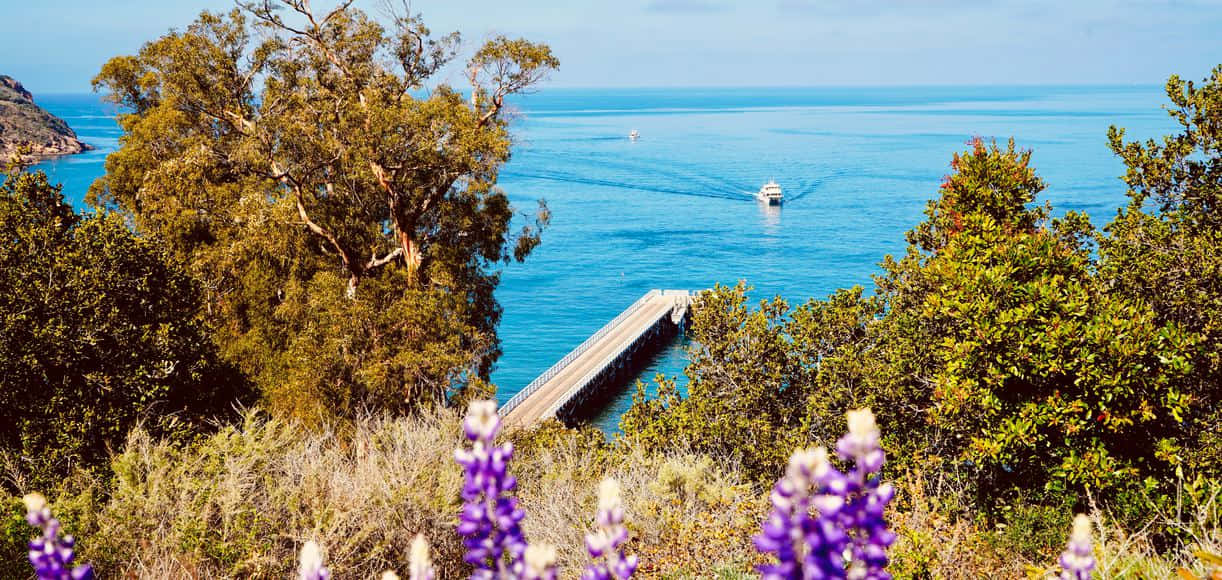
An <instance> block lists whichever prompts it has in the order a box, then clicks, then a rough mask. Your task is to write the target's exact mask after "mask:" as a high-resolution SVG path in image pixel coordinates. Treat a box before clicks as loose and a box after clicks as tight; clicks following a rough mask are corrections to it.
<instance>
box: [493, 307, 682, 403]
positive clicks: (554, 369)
mask: <svg viewBox="0 0 1222 580" xmlns="http://www.w3.org/2000/svg"><path fill="white" fill-rule="evenodd" d="M661 294H662V291H661V290H650V291H649V292H646V293H645V295H644V296H641V297H640V298H638V299H637V301H636V302H633V303H632V305H631V306H629V307H628V308H627V309H626V310H624V311H623V312H621V313H619V315H618V316H616V317H615V318H613V319H611V322H608V323H607V324H605V325H603V327H602V328H600V329H598V332H595V333H594V334H592V335H590V338H587V339H586V340H585V342H582V343H581V344H580V345H578V346H577V348H575V349H573V350H572V351H570V352H569V353H568V354H566V355H564V358H562V359H560V360H559V361H558V362H557V363H556V364H554V365H552V366H551V368H549V369H547V370H546V371H544V372H543V374H541V375H539V376H538V377H537V378H535V380H533V381H531V382H530V384H529V385H526V387H525V388H523V389H522V390H521V391H518V394H516V395H514V396H513V398H511V399H509V401H507V402H506V403H505V404H504V405H501V408H500V410H499V411H498V412H499V413H500V415H501V416H502V417H504V416H505V415H508V414H509V412H510V411H512V410H513V408H514V407H517V406H518V405H520V404H522V401H525V400H526V398H527V397H529V396H531V395H532V394H534V392H535V391H537V390H539V388H540V387H542V386H543V385H544V384H546V383H547V381H550V380H552V377H555V376H556V375H557V374H559V373H560V371H563V370H564V368H565V367H567V366H569V364H570V363H572V362H573V361H574V360H577V357H579V356H581V355H582V354H583V353H585V352H586V351H587V350H589V349H590V347H592V346H594V344H595V343H597V342H598V341H599V339H601V338H602V337H604V336H606V335H607V333H609V332H611V330H612V329H614V328H615V327H616V326H618V325H619V323H621V322H623V321H624V320H625V319H627V318H628V317H629V316H631V315H632V313H634V312H636V311H637V310H640V308H641V307H642V306H644V305H645V303H646V302H648V301H649V300H650V299H651V298H653V297H654V296H660V295H661Z"/></svg>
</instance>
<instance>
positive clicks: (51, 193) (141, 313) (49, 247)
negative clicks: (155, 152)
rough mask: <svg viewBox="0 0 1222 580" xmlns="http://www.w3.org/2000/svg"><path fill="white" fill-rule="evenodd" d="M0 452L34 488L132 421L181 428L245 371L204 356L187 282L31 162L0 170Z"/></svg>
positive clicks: (224, 404)
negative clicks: (82, 211)
mask: <svg viewBox="0 0 1222 580" xmlns="http://www.w3.org/2000/svg"><path fill="white" fill-rule="evenodd" d="M0 239H3V240H5V243H4V244H3V245H0V454H2V455H3V458H4V460H5V462H6V463H8V464H9V465H10V467H12V468H15V469H17V471H18V473H20V474H23V477H24V478H27V479H20V480H18V481H17V482H16V483H18V484H29V485H33V486H36V487H39V488H41V489H46V490H51V489H54V488H55V487H56V485H55V482H56V480H57V479H58V478H60V477H62V476H64V475H67V474H68V473H70V472H71V471H72V470H73V468H75V467H83V468H86V469H92V468H96V467H99V466H104V465H105V464H106V462H107V454H108V450H109V449H112V448H114V447H115V446H117V445H118V444H120V443H121V442H122V441H123V440H124V439H125V438H126V436H127V431H128V430H129V429H131V428H132V427H133V426H134V425H135V424H136V423H137V422H138V421H141V420H143V421H145V422H146V424H147V426H148V428H149V429H150V430H152V431H154V432H156V433H186V432H190V431H193V430H195V429H197V428H198V427H199V426H200V425H201V424H202V423H203V422H204V420H206V419H208V418H211V417H213V416H216V415H221V414H224V413H226V412H228V411H230V410H232V405H234V404H235V403H239V402H240V401H241V400H242V397H243V396H244V394H245V393H246V387H245V383H244V382H243V381H242V380H240V378H239V377H237V376H236V375H235V374H234V373H232V372H230V371H229V369H228V367H226V366H225V365H223V364H221V363H218V362H217V356H216V352H215V347H214V346H213V345H212V343H211V341H210V340H209V339H208V337H207V335H206V334H205V333H204V331H203V328H202V326H201V325H200V324H199V323H198V321H197V319H196V314H197V313H198V311H199V307H200V303H199V292H198V289H197V287H196V285H195V284H194V282H193V281H192V280H191V278H190V277H188V276H187V275H186V274H185V273H184V272H183V271H182V270H181V269H180V268H179V267H177V266H176V265H175V264H174V263H173V262H172V261H171V260H170V259H169V258H168V257H167V256H166V254H165V252H164V251H163V250H162V249H161V247H160V246H159V245H157V244H156V243H154V242H153V241H150V240H147V239H143V238H139V237H136V236H135V235H133V234H132V232H131V231H130V230H129V229H128V228H127V227H126V225H125V224H124V223H123V221H122V220H121V219H120V218H119V217H118V216H116V215H113V214H95V215H90V216H80V215H77V214H75V213H73V211H72V208H71V207H70V206H69V205H68V204H67V203H65V202H64V199H63V196H62V195H61V193H60V189H59V188H58V187H56V186H52V185H51V184H50V183H48V182H47V178H46V176H45V175H44V174H43V173H41V172H38V173H25V172H22V171H19V170H17V171H13V172H10V173H6V174H4V175H3V181H2V182H0Z"/></svg>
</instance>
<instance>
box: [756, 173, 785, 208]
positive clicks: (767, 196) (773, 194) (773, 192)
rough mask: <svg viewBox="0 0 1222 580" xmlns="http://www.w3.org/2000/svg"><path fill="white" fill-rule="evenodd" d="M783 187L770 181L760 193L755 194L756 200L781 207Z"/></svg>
mask: <svg viewBox="0 0 1222 580" xmlns="http://www.w3.org/2000/svg"><path fill="white" fill-rule="evenodd" d="M781 198H782V196H781V186H780V185H777V183H776V181H773V180H771V179H770V180H768V183H765V184H764V186H763V187H761V188H760V190H759V192H758V193H756V194H755V199H758V200H760V201H762V202H765V203H767V204H768V205H781Z"/></svg>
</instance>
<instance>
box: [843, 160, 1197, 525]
mask: <svg viewBox="0 0 1222 580" xmlns="http://www.w3.org/2000/svg"><path fill="white" fill-rule="evenodd" d="M1027 159H1028V157H1027V155H1026V154H1021V153H1019V152H1017V151H1015V149H1014V147H1013V144H1011V145H1010V147H1009V148H1008V149H1005V150H1002V149H999V148H997V147H996V146H993V147H986V146H984V145H983V144H982V143H979V142H976V143H975V144H974V146H973V150H972V151H970V152H969V153H967V154H966V155H965V156H964V157H960V158H958V159H957V161H956V167H958V168H959V172H958V173H955V174H953V175H951V176H950V177H948V178H947V181H946V183H945V184H944V186H943V190H944V191H945V192H947V194H948V196H952V197H956V198H957V199H959V200H960V203H957V204H955V205H953V206H952V205H951V204H949V203H946V202H945V201H943V202H942V203H935V204H931V206H930V208H929V210H928V215H929V221H928V222H926V224H923V225H922V226H920V227H918V228H917V230H916V231H917V232H925V231H929V230H930V229H933V230H934V231H938V228H937V226H936V224H939V223H947V222H951V221H953V223H955V227H956V228H957V229H952V230H949V231H948V230H942V231H944V232H946V234H945V235H944V236H943V237H942V240H944V241H943V243H942V245H941V246H931V251H927V252H921V251H918V250H917V249H916V248H913V249H911V250H910V251H909V252H908V254H907V255H906V256H905V257H904V258H903V259H901V260H899V261H895V260H891V259H888V260H887V261H885V262H884V268H885V270H886V273H885V274H884V275H883V276H881V277H880V278H879V280H878V285H879V294H880V296H881V297H882V298H883V299H884V300H885V301H886V303H887V310H888V312H887V315H886V316H885V317H884V318H883V319H882V320H881V321H880V323H879V324H877V325H875V326H872V327H871V328H870V329H869V331H870V332H871V334H873V335H874V337H875V340H876V343H875V344H874V348H875V353H876V355H875V356H881V357H882V358H883V359H884V360H885V361H886V362H885V364H884V365H883V366H882V368H880V369H878V370H879V371H880V372H878V373H876V374H873V375H868V376H866V377H865V381H866V382H867V383H868V384H870V391H872V392H873V393H875V395H874V398H875V401H868V403H869V404H871V406H873V407H874V408H879V409H883V411H882V413H889V414H891V417H892V420H893V422H892V423H884V425H895V426H896V427H898V428H897V429H895V430H892V429H885V432H887V433H890V434H893V438H894V441H895V442H896V443H897V448H899V449H907V450H912V451H916V450H917V449H920V450H921V451H922V452H925V453H929V454H931V455H932V456H933V457H936V458H940V459H941V460H943V461H944V462H946V464H947V466H948V467H956V468H960V469H962V470H963V471H964V472H965V473H966V474H968V475H970V476H971V477H973V478H974V479H975V482H976V484H977V486H978V487H977V490H978V492H979V493H980V494H981V496H982V499H985V500H986V502H991V501H995V499H996V498H994V497H992V495H993V494H994V493H996V492H998V491H1002V490H1006V489H1011V488H1020V489H1021V488H1025V489H1041V488H1043V487H1045V486H1048V487H1050V488H1055V489H1061V490H1065V489H1073V490H1080V489H1084V488H1089V489H1096V490H1107V489H1114V488H1116V487H1119V486H1122V485H1127V484H1129V483H1131V482H1132V481H1134V480H1135V478H1137V479H1140V478H1141V477H1144V476H1151V475H1159V476H1166V475H1169V474H1170V473H1172V471H1171V468H1172V467H1173V464H1172V462H1171V461H1170V458H1169V457H1166V456H1165V455H1164V454H1162V453H1160V452H1159V451H1160V446H1165V445H1166V444H1167V443H1165V442H1166V441H1169V440H1174V437H1175V436H1177V435H1178V434H1181V433H1182V428H1183V424H1182V419H1183V417H1184V415H1185V413H1186V412H1187V411H1188V409H1189V407H1190V406H1191V403H1192V401H1191V400H1190V398H1188V397H1186V396H1185V394H1184V393H1183V392H1182V390H1180V389H1179V382H1180V380H1181V378H1182V377H1183V376H1184V375H1185V374H1186V373H1187V372H1189V370H1190V369H1191V364H1190V362H1189V359H1188V357H1187V356H1186V353H1188V352H1190V351H1191V350H1192V349H1193V348H1195V345H1196V344H1197V343H1198V342H1199V338H1198V337H1196V336H1194V335H1192V334H1191V333H1187V332H1185V331H1183V329H1181V328H1179V327H1177V326H1175V325H1165V324H1161V323H1159V322H1158V321H1157V320H1155V318H1154V314H1153V312H1152V311H1151V310H1150V308H1149V307H1148V306H1146V305H1145V304H1144V303H1142V302H1141V301H1139V300H1134V299H1132V298H1129V297H1126V296H1124V295H1119V294H1116V293H1114V292H1111V291H1109V288H1108V287H1107V286H1105V285H1103V284H1100V283H1099V282H1098V280H1097V279H1096V277H1095V276H1094V274H1093V264H1092V261H1091V258H1090V253H1089V247H1088V246H1087V245H1086V244H1085V243H1084V242H1083V241H1082V240H1083V239H1084V238H1086V235H1087V234H1089V229H1087V228H1088V226H1087V225H1086V221H1085V219H1084V218H1083V217H1081V216H1078V215H1075V214H1072V213H1071V214H1069V215H1067V216H1066V217H1065V218H1064V219H1062V220H1054V221H1052V222H1048V221H1047V220H1046V218H1045V216H1046V210H1043V209H1036V210H1032V209H1027V208H1026V206H1025V205H1024V204H1023V203H1018V202H1019V201H1023V200H1030V199H1032V198H1033V194H1034V192H1032V191H1031V188H1032V187H1035V188H1037V190H1038V188H1042V184H1041V182H1040V181H1039V180H1038V179H1036V178H1034V177H1033V174H1032V172H1031V170H1030V168H1029V166H1028V164H1027ZM980 168H986V170H985V171H980V170H979V169H980ZM981 174H983V175H986V176H987V178H985V179H981V178H980V175H981ZM975 189H987V190H990V191H1009V192H1018V195H1015V196H1014V199H1015V203H1012V204H1008V206H1007V207H1009V208H1010V211H1011V212H1014V213H1016V214H1018V215H1007V214H1004V213H1003V214H1000V215H998V214H997V212H996V211H995V208H997V207H998V205H999V204H993V203H983V204H980V205H973V204H964V203H962V201H961V200H963V199H972V197H971V196H961V195H957V194H959V193H960V192H962V191H964V190H969V191H970V190H975ZM975 198H976V199H981V200H990V199H991V198H992V197H991V196H988V195H977V196H975ZM1002 205H1005V204H1002ZM948 214H949V215H948ZM931 225H933V227H932V228H931ZM914 237H919V235H918V236H914ZM821 395H822V396H835V393H834V392H828V393H822V394H821ZM901 408H903V409H907V410H908V411H907V412H906V413H905V412H904V411H901V412H900V413H894V411H893V410H895V409H901ZM880 414H881V413H880ZM905 442H906V444H905ZM914 442H919V443H917V445H916V446H914V445H913V443H914Z"/></svg>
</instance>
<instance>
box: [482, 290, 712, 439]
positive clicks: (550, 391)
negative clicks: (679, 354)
mask: <svg viewBox="0 0 1222 580" xmlns="http://www.w3.org/2000/svg"><path fill="white" fill-rule="evenodd" d="M692 297H693V294H692V293H691V292H688V291H687V290H650V291H649V292H648V293H646V294H645V295H644V296H642V297H641V298H640V299H639V300H637V301H636V302H634V303H632V305H631V306H629V307H628V308H627V309H626V310H624V311H623V312H621V313H620V314H619V316H616V317H615V318H614V319H613V320H612V321H611V322H609V323H607V324H606V325H605V326H603V327H602V328H601V329H599V330H598V332H595V333H594V334H593V335H592V336H590V338H588V339H586V341H585V342H583V343H581V345H580V346H578V347H577V348H575V349H573V351H572V352H570V353H569V354H567V355H565V357H564V358H562V359H560V362H557V363H556V364H554V365H552V367H551V368H549V369H547V371H545V372H544V373H543V374H542V375H539V377H538V378H536V379H535V380H533V381H531V383H530V384H529V385H527V386H526V387H525V388H524V389H522V390H521V392H519V393H518V394H517V395H514V397H513V398H512V399H510V400H509V401H508V402H507V403H505V404H504V405H503V406H502V407H501V409H500V414H501V416H502V417H503V418H504V420H505V423H506V424H507V425H508V426H514V427H526V426H530V425H533V424H535V423H537V422H539V421H542V420H544V419H549V418H552V417H555V418H558V419H560V420H562V421H571V420H572V419H573V418H574V417H576V416H578V415H580V414H583V413H584V414H589V411H590V409H588V408H586V406H587V404H588V403H589V402H591V401H594V400H598V399H599V398H601V396H602V395H605V394H606V393H605V390H606V389H608V388H609V387H611V386H614V384H615V383H616V382H617V379H622V378H624V377H623V375H625V374H627V373H628V372H630V371H631V370H632V369H633V368H634V367H635V366H636V363H639V362H641V359H642V358H643V357H645V356H648V355H650V354H652V353H653V352H654V351H656V349H657V348H658V347H659V346H660V345H661V344H663V343H665V342H669V340H670V339H671V338H673V337H674V335H675V334H677V333H678V330H679V328H680V327H681V326H682V324H683V322H684V320H685V319H686V316H687V308H688V306H689V305H690V304H691V301H692Z"/></svg>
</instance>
